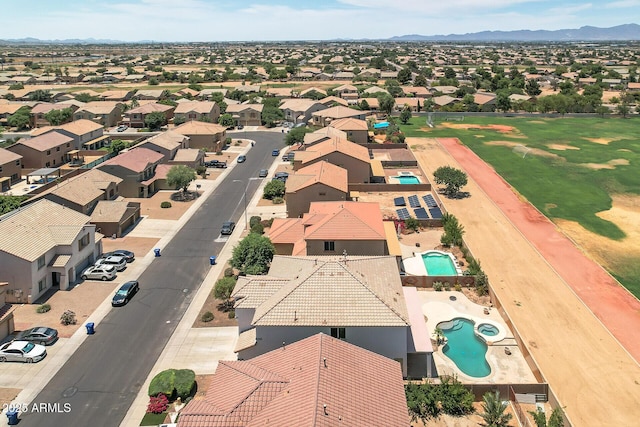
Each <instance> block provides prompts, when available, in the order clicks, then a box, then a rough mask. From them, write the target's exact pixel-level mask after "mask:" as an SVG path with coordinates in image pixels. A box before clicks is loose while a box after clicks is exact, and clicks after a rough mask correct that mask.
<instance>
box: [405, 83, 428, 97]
mask: <svg viewBox="0 0 640 427" xmlns="http://www.w3.org/2000/svg"><path fill="white" fill-rule="evenodd" d="M401 87H402V91H403V92H404V93H405V94H407V95H413V96H414V97H416V98H430V97H431V92H429V89H427V88H426V87H423V86H401Z"/></svg>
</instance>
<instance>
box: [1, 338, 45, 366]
mask: <svg viewBox="0 0 640 427" xmlns="http://www.w3.org/2000/svg"><path fill="white" fill-rule="evenodd" d="M46 355H47V350H46V349H45V348H44V346H43V345H40V344H34V343H32V342H28V341H11V342H8V343H6V344H3V345H2V347H0V362H24V363H33V362H39V361H41V360H42V359H44V357H45V356H46Z"/></svg>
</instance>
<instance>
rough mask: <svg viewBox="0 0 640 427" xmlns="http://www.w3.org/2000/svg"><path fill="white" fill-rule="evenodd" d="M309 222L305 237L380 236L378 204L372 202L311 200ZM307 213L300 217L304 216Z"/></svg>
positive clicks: (324, 238)
mask: <svg viewBox="0 0 640 427" xmlns="http://www.w3.org/2000/svg"><path fill="white" fill-rule="evenodd" d="M307 215H308V216H314V217H315V219H314V221H313V224H312V225H310V226H308V227H307V229H306V230H305V239H306V240H327V239H329V240H384V239H385V232H384V226H383V225H382V212H381V211H380V205H379V204H378V203H373V202H345V201H339V202H311V204H310V206H309V213H308V214H307ZM307 215H305V216H304V217H303V219H306V217H307Z"/></svg>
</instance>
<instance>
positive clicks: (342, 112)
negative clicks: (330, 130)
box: [311, 105, 365, 119]
mask: <svg viewBox="0 0 640 427" xmlns="http://www.w3.org/2000/svg"><path fill="white" fill-rule="evenodd" d="M364 114H365V113H364V112H363V111H360V110H354V109H353V108H349V107H345V106H343V105H337V106H335V107H331V108H327V109H325V110H320V111H316V112H315V113H311V115H312V116H318V117H326V118H332V119H344V118H345V117H355V116H361V115H364Z"/></svg>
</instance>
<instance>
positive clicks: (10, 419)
mask: <svg viewBox="0 0 640 427" xmlns="http://www.w3.org/2000/svg"><path fill="white" fill-rule="evenodd" d="M7 424H9V425H10V426H15V425H18V411H16V410H11V411H7Z"/></svg>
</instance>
